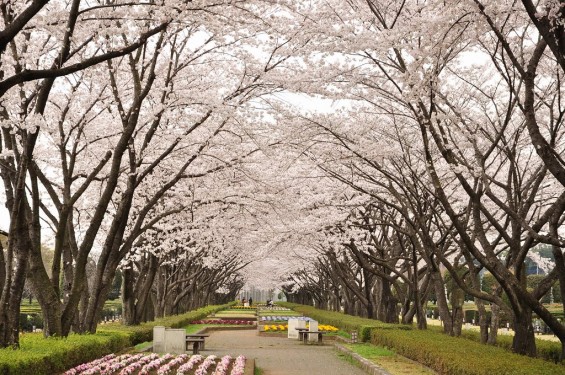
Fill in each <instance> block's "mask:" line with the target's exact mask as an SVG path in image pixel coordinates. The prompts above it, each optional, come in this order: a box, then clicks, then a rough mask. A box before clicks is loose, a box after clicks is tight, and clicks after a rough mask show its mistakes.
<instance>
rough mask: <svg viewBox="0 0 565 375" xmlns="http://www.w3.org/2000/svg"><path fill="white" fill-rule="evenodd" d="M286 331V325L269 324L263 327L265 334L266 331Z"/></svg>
mask: <svg viewBox="0 0 565 375" xmlns="http://www.w3.org/2000/svg"><path fill="white" fill-rule="evenodd" d="M287 329H288V324H285V325H282V324H271V325H266V326H265V332H268V331H286V330H287Z"/></svg>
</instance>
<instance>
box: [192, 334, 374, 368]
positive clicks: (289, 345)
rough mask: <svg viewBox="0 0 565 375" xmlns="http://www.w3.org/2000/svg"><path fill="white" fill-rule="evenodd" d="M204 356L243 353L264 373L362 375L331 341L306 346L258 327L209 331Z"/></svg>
mask: <svg viewBox="0 0 565 375" xmlns="http://www.w3.org/2000/svg"><path fill="white" fill-rule="evenodd" d="M201 354H202V355H209V354H216V355H218V356H221V355H225V354H230V355H231V356H234V357H235V356H237V355H240V354H243V355H245V356H246V357H248V358H255V365H256V366H257V367H259V368H261V369H262V370H263V375H298V374H300V375H362V374H365V372H363V371H362V370H361V369H360V368H358V367H356V366H355V365H353V364H351V363H349V362H347V361H345V360H342V359H340V358H339V357H338V355H337V352H336V351H335V350H334V348H333V345H332V343H326V344H324V345H304V344H302V343H300V342H299V341H298V340H290V339H287V338H279V337H259V336H258V335H257V331H255V330H244V331H217V332H210V337H208V338H207V339H206V350H204V351H202V352H201Z"/></svg>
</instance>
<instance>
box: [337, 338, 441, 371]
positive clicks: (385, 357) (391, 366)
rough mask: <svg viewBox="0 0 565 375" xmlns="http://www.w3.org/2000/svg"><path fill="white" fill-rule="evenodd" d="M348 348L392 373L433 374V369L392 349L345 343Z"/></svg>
mask: <svg viewBox="0 0 565 375" xmlns="http://www.w3.org/2000/svg"><path fill="white" fill-rule="evenodd" d="M344 346H346V347H347V348H349V349H351V350H352V351H353V352H355V353H357V354H359V355H360V356H362V357H364V358H366V359H368V360H369V361H371V362H373V363H375V364H377V365H378V366H380V367H382V368H384V369H385V370H387V371H388V372H389V373H390V374H392V375H431V374H435V373H436V372H434V371H433V370H431V369H429V368H427V367H425V366H422V365H420V364H419V363H417V362H414V361H411V360H409V359H408V358H405V357H402V356H399V355H398V354H396V353H395V352H393V351H392V350H389V349H387V348H383V347H380V346H376V345H371V344H364V343H363V344H345V345H344Z"/></svg>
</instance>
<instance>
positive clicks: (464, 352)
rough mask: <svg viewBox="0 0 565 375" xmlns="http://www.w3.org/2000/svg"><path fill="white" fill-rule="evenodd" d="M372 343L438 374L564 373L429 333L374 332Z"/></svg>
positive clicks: (560, 368)
mask: <svg viewBox="0 0 565 375" xmlns="http://www.w3.org/2000/svg"><path fill="white" fill-rule="evenodd" d="M371 343H373V344H375V345H381V346H386V347H389V348H393V349H394V351H395V352H397V353H398V354H400V355H403V356H405V357H408V358H410V359H412V360H414V361H417V362H419V363H421V364H423V365H425V366H428V367H430V368H432V369H434V370H436V371H437V372H439V373H440V374H457V375H491V374H497V375H522V374H523V375H526V374H527V375H536V374H539V375H554V374H555V375H558V374H564V373H565V368H564V366H562V365H558V364H554V363H550V362H547V361H544V360H542V359H538V358H530V357H526V356H521V355H518V354H514V353H510V352H508V351H507V350H505V349H503V348H499V347H493V346H489V345H483V344H480V343H478V342H474V341H470V340H468V339H466V338H463V337H451V336H447V335H445V334H443V333H439V332H434V331H429V330H425V331H420V330H411V331H406V330H380V329H375V330H373V331H372V334H371Z"/></svg>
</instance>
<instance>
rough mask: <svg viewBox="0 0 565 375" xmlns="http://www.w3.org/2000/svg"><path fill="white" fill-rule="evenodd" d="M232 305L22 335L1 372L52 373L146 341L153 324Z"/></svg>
mask: <svg viewBox="0 0 565 375" xmlns="http://www.w3.org/2000/svg"><path fill="white" fill-rule="evenodd" d="M231 305H232V304H231V303H230V304H226V305H216V306H206V307H203V308H200V309H198V310H194V311H190V312H188V313H185V314H181V315H174V316H169V317H166V318H161V319H157V320H155V321H152V322H147V323H143V324H141V325H139V326H122V325H120V324H118V323H111V324H105V325H103V326H99V327H100V328H99V329H98V332H97V333H96V334H85V335H77V334H71V335H69V337H66V338H53V337H50V338H44V337H43V334H41V333H26V334H23V335H22V336H21V337H20V349H18V350H14V349H0V374H1V375H12V374H14V375H16V374H17V375H28V374H29V375H52V374H57V373H61V372H63V371H65V370H66V369H69V368H72V367H74V366H77V365H80V364H81V363H85V362H89V361H92V360H94V359H96V358H99V357H101V356H103V355H106V354H109V353H112V352H118V351H121V350H124V349H125V348H128V347H131V346H133V345H135V344H138V343H140V342H145V341H151V340H152V335H153V326H166V327H175V328H179V327H183V326H186V325H187V324H188V323H190V322H191V321H193V320H198V319H202V318H205V317H206V316H208V315H209V314H211V313H213V312H216V311H219V310H223V309H226V308H228V307H230V306H231Z"/></svg>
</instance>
